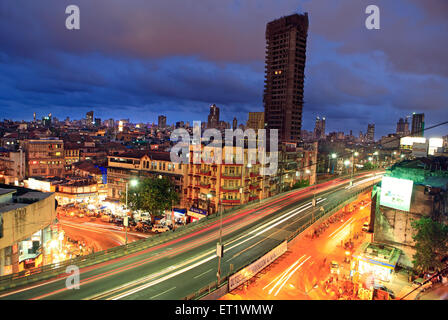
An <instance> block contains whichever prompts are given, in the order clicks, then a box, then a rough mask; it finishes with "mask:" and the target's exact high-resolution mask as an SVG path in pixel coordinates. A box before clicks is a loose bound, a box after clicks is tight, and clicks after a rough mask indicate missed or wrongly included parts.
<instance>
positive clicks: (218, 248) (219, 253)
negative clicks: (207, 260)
mask: <svg viewBox="0 0 448 320" xmlns="http://www.w3.org/2000/svg"><path fill="white" fill-rule="evenodd" d="M218 211H219V220H220V222H219V242H218V243H217V245H216V255H217V256H218V272H217V273H216V276H217V278H218V281H217V288H219V285H220V283H221V258H222V256H223V254H224V248H223V246H222V205H221V199H219V202H218Z"/></svg>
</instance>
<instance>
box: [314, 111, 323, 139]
mask: <svg viewBox="0 0 448 320" xmlns="http://www.w3.org/2000/svg"><path fill="white" fill-rule="evenodd" d="M314 139H317V140H320V139H325V117H323V118H322V119H320V118H319V117H316V124H315V126H314Z"/></svg>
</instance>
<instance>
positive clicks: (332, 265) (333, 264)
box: [330, 261, 339, 274]
mask: <svg viewBox="0 0 448 320" xmlns="http://www.w3.org/2000/svg"><path fill="white" fill-rule="evenodd" d="M330 273H331V274H339V263H337V262H336V261H331V262H330Z"/></svg>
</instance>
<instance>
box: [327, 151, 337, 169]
mask: <svg viewBox="0 0 448 320" xmlns="http://www.w3.org/2000/svg"><path fill="white" fill-rule="evenodd" d="M337 156H338V155H337V154H336V153H332V154H330V155H328V158H329V160H328V173H330V165H331V159H336V157H337Z"/></svg>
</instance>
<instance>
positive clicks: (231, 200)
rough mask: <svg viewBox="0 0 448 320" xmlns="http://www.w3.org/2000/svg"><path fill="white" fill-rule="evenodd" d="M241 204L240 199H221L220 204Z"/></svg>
mask: <svg viewBox="0 0 448 320" xmlns="http://www.w3.org/2000/svg"><path fill="white" fill-rule="evenodd" d="M240 202H241V200H240V199H222V200H221V203H228V204H239V203H240Z"/></svg>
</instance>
